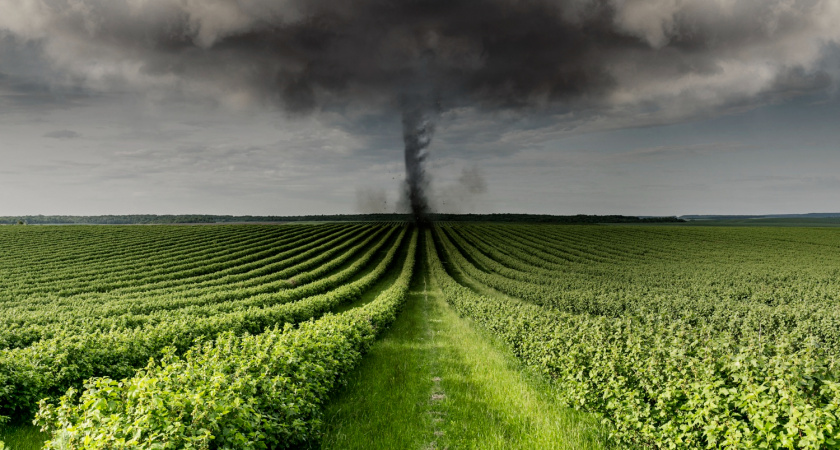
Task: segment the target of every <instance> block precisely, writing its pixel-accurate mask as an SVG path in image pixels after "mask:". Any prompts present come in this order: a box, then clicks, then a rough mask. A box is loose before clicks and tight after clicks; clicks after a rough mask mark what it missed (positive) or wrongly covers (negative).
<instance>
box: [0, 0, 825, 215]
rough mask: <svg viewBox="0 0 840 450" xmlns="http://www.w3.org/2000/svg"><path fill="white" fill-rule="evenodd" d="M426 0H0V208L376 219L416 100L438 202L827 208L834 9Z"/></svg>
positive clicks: (697, 209)
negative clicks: (424, 118)
mask: <svg viewBox="0 0 840 450" xmlns="http://www.w3.org/2000/svg"><path fill="white" fill-rule="evenodd" d="M444 3H445V6H444ZM444 3H441V2H440V1H438V0H407V1H406V2H403V3H400V7H393V8H388V9H380V8H381V6H380V5H381V2H374V1H372V0H348V1H344V2H338V1H331V0H309V1H303V0H284V1H272V2H269V1H268V0H241V1H238V2H237V1H231V0H203V1H197V0H196V1H192V0H188V1H176V0H142V1H141V0H0V10H1V11H3V15H2V16H0V157H2V164H0V215H2V216H15V215H37V214H45V215H100V214H231V215H246V214H250V215H298V214H350V213H357V212H390V211H394V210H395V209H399V208H401V207H402V206H401V200H400V198H401V196H403V193H404V192H405V189H404V178H405V168H404V156H403V146H404V143H403V123H404V122H403V118H404V117H405V115H404V114H405V110H406V109H405V108H406V106H405V105H406V103H407V102H408V101H407V100H405V99H416V98H421V99H423V100H422V104H423V105H432V106H424V108H427V114H428V115H429V117H431V119H430V120H431V121H432V122H434V125H435V128H434V136H433V139H432V141H431V145H430V147H429V154H428V160H427V162H426V168H427V174H428V176H429V180H430V186H429V192H430V194H429V197H430V202H431V204H432V207H433V209H435V210H437V211H441V212H461V213H469V212H476V213H505V212H510V213H536V214H562V215H567V214H624V215H684V214H774V213H775V214H778V213H808V212H838V211H840V206H838V204H837V198H838V195H837V193H838V192H840V175H838V174H837V172H838V170H837V169H838V168H840V151H838V150H840V148H838V142H840V127H838V125H839V124H840V120H838V118H840V99H838V94H837V92H838V91H837V86H838V80H840V30H838V29H837V27H836V24H837V23H840V3H838V2H834V1H831V0H823V1H820V0H778V1H776V0H773V1H765V0H740V1H734V0H716V1H703V0H655V1H641V0H638V1H637V0H567V1H561V2H549V1H547V0H534V1H532V2H513V1H509V0H492V1H490V0H482V1H481V2H480V3H481V4H482V6H483V7H481V8H477V10H478V11H479V12H476V13H475V14H472V15H470V14H465V13H464V11H465V10H464V9H460V8H467V6H466V5H474V4H475V1H474V0H473V1H472V2H470V1H468V0H450V1H448V2H444ZM348 5H349V6H348ZM406 5H408V6H406ZM470 8H474V6H470ZM466 17H469V20H468V19H466ZM372 30H375V31H372ZM412 101H413V100H412ZM403 203H404V202H403Z"/></svg>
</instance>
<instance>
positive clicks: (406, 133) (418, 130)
mask: <svg viewBox="0 0 840 450" xmlns="http://www.w3.org/2000/svg"><path fill="white" fill-rule="evenodd" d="M424 100H426V99H419V100H407V101H405V104H404V105H403V111H402V126H403V141H404V142H405V182H406V190H407V192H406V194H407V198H408V204H409V207H410V208H411V215H412V218H413V219H414V222H418V223H423V222H426V217H427V215H428V213H429V198H428V194H427V192H428V188H429V180H428V178H427V176H426V167H425V162H426V157H427V156H428V153H429V144H431V143H432V136H433V135H434V133H435V122H434V120H435V117H434V116H435V111H433V110H432V109H431V108H430V107H429V105H424V103H425V102H424Z"/></svg>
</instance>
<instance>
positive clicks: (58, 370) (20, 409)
mask: <svg viewBox="0 0 840 450" xmlns="http://www.w3.org/2000/svg"><path fill="white" fill-rule="evenodd" d="M394 229H397V228H394ZM405 233H406V230H405V228H402V230H401V231H400V233H399V235H398V237H397V241H396V242H395V243H392V241H391V240H390V239H385V240H383V241H382V242H381V244H382V245H385V244H386V243H391V244H390V246H389V247H388V248H389V250H388V252H387V253H386V255H385V256H384V257H383V258H382V259H381V260H377V258H375V256H376V255H377V253H378V250H379V248H380V247H373V248H371V249H370V250H368V251H367V252H366V253H365V254H363V255H361V256H356V257H355V258H354V259H353V262H352V264H351V265H350V266H349V267H347V268H346V269H344V270H342V271H340V272H337V273H335V274H332V275H329V276H326V274H324V275H325V276H324V278H321V279H319V280H317V281H314V282H312V283H309V284H306V285H303V286H300V287H298V288H297V289H295V291H296V292H297V294H296V296H295V297H294V298H289V296H288V295H286V296H282V295H279V294H265V295H263V296H257V297H252V298H251V299H250V300H249V302H250V303H249V304H248V305H245V306H243V307H241V308H238V309H235V310H232V311H228V312H225V313H218V314H209V315H205V316H203V317H195V316H186V317H179V315H178V313H177V311H175V312H173V313H172V315H171V318H170V320H167V321H161V322H159V323H155V324H150V325H148V326H142V327H137V328H126V329H113V330H108V331H102V332H93V333H84V334H76V333H72V332H66V333H61V334H57V335H56V336H55V337H53V338H51V339H47V340H42V341H38V342H35V343H34V344H32V345H31V346H29V347H25V348H18V349H8V350H3V351H2V352H0V417H2V416H4V415H5V416H10V417H17V418H28V417H32V414H33V413H34V411H35V410H37V402H38V400H40V399H43V398H45V397H51V398H57V397H58V396H60V395H61V394H63V393H64V392H65V391H66V390H67V389H68V388H71V387H74V386H75V387H77V386H80V385H81V383H82V382H83V381H84V380H86V379H88V378H90V377H93V376H109V377H113V378H123V377H127V376H130V375H131V374H132V373H134V371H135V370H136V368H138V367H142V366H143V365H144V364H146V362H147V361H148V359H149V358H150V357H157V356H159V355H160V352H161V350H162V349H163V348H165V347H167V346H171V347H174V348H176V349H177V350H178V351H180V352H182V351H185V350H186V349H188V348H190V347H191V346H192V345H193V344H194V343H195V342H196V341H204V340H207V339H212V338H214V337H215V336H217V335H219V334H220V333H223V332H226V331H230V332H232V333H234V334H241V333H246V332H247V333H252V334H257V333H261V332H263V330H265V329H266V328H268V327H271V326H273V325H275V324H283V323H296V322H300V321H304V320H307V319H309V318H312V317H314V316H316V315H319V314H322V313H324V312H326V311H329V310H331V309H332V308H335V307H336V306H338V305H340V304H343V303H348V302H351V301H353V300H355V299H358V298H359V297H360V295H361V293H362V292H364V291H365V290H366V289H368V288H370V287H371V286H372V285H373V284H374V283H375V282H376V281H377V280H378V279H380V278H381V277H382V276H383V275H384V274H385V273H386V271H387V269H388V267H389V264H391V262H392V261H393V259H394V257H395V254H396V252H397V249H398V247H399V245H400V242H402V239H403V237H404V235H405ZM374 261H375V262H376V266H375V267H374V269H373V270H372V271H370V272H369V273H367V274H365V275H364V276H362V277H360V278H359V279H358V280H356V281H352V282H350V280H351V279H352V278H353V277H354V276H357V275H358V274H359V273H360V272H361V271H362V269H363V268H365V267H366V266H368V265H369V264H370V263H372V262H374ZM281 294H282V293H281ZM292 300H295V301H292Z"/></svg>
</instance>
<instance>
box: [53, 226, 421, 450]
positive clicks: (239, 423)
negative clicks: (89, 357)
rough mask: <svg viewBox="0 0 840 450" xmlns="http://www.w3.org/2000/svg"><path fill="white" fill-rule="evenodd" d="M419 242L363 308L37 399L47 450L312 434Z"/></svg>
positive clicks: (225, 339) (399, 294)
mask: <svg viewBox="0 0 840 450" xmlns="http://www.w3.org/2000/svg"><path fill="white" fill-rule="evenodd" d="M416 244H417V233H413V234H412V236H411V240H410V244H409V246H408V251H407V256H406V259H405V261H404V263H403V265H402V270H401V273H400V275H399V278H398V279H397V281H396V282H395V283H394V284H393V285H392V286H391V287H390V288H389V289H387V290H385V291H384V292H382V293H381V294H380V295H379V296H377V297H376V299H375V300H374V301H372V302H370V303H368V304H366V305H364V306H361V307H357V308H354V309H351V310H349V311H347V312H344V313H341V314H337V315H326V316H324V317H322V318H321V319H319V320H317V321H310V322H305V323H302V324H300V326H299V327H298V328H291V327H288V326H287V327H273V328H271V329H269V330H267V331H266V332H265V333H262V334H259V335H245V336H238V335H236V334H234V333H224V334H222V335H221V336H219V337H218V338H217V339H216V340H215V341H213V342H209V343H205V344H203V345H200V346H196V347H194V348H193V349H192V350H190V351H189V352H187V353H186V354H185V355H184V356H182V357H178V356H176V355H174V354H173V353H172V352H170V353H167V354H166V356H165V357H164V358H163V359H162V360H161V361H160V362H159V363H150V364H149V365H148V366H146V368H145V369H143V370H141V371H139V372H138V373H137V374H136V375H135V376H134V377H132V378H128V379H124V380H122V381H115V380H112V379H108V378H97V379H93V380H90V381H89V382H88V383H87V384H86V385H85V390H84V391H83V392H81V394H79V393H78V392H76V391H70V392H69V393H68V394H67V395H65V396H63V397H62V398H61V399H60V402H59V403H58V404H57V405H52V404H50V403H48V402H46V401H45V402H41V404H40V411H39V413H38V417H37V421H38V423H39V424H41V425H42V426H44V427H45V428H46V429H48V430H50V431H51V433H52V435H53V439H52V441H50V442H48V444H47V446H46V449H63V448H76V449H86V450H93V449H109V450H118V449H129V448H130V449H155V448H236V449H242V450H251V449H266V448H286V447H288V446H291V445H294V444H300V443H301V442H303V441H306V440H308V439H311V438H312V437H315V436H317V434H318V432H319V429H320V424H321V421H320V411H321V406H322V404H323V402H324V400H325V399H326V397H327V395H328V394H329V393H330V391H331V390H332V389H333V387H334V386H335V385H336V383H337V382H338V381H339V380H340V377H341V375H342V374H344V373H346V372H347V371H348V370H349V369H350V368H352V367H353V366H354V365H355V364H356V363H357V362H358V360H359V359H360V357H361V354H362V353H363V352H364V351H365V350H366V348H367V347H368V346H369V344H370V342H371V341H372V340H373V339H374V337H375V336H376V335H377V334H378V333H379V332H380V331H381V330H382V329H383V328H384V327H385V326H387V325H388V324H389V323H390V322H391V321H392V320H393V319H394V318H395V316H396V313H397V311H398V309H399V307H400V306H401V305H402V303H403V302H404V301H405V298H406V296H407V291H408V286H409V283H410V280H411V275H412V270H413V267H414V255H415V253H416V251H415V249H416ZM395 248H396V246H395ZM162 443H165V445H164V444H162ZM161 445H164V446H161Z"/></svg>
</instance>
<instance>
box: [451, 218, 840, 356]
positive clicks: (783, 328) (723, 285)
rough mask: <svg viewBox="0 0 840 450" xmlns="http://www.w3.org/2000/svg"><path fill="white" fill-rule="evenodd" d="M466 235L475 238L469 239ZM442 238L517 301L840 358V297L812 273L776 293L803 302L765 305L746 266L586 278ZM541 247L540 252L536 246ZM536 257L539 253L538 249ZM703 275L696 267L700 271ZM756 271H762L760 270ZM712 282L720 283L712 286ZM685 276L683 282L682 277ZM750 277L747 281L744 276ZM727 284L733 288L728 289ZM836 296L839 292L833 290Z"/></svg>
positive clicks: (482, 279)
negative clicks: (783, 344)
mask: <svg viewBox="0 0 840 450" xmlns="http://www.w3.org/2000/svg"><path fill="white" fill-rule="evenodd" d="M465 236H467V237H472V240H468V239H467V238H465ZM436 237H437V238H438V239H439V240H440V241H441V245H442V248H443V249H444V250H445V251H446V252H447V253H448V254H449V255H450V256H449V257H450V260H451V261H452V263H453V264H455V265H457V266H458V267H459V269H460V270H463V271H464V273H465V274H466V275H468V276H469V277H471V278H473V279H475V280H476V281H477V282H479V283H481V284H483V285H485V286H488V287H491V288H493V289H496V290H498V291H501V292H503V293H505V294H508V295H511V296H513V297H516V298H520V299H523V300H527V301H529V302H532V303H535V304H538V305H541V306H545V307H550V308H552V309H556V310H559V311H563V312H568V313H575V314H577V313H586V314H590V315H601V316H607V317H612V318H629V319H634V320H637V321H671V320H680V321H683V322H687V323H691V324H694V325H703V326H706V327H708V328H709V329H710V330H712V332H714V333H715V334H720V333H726V334H728V335H730V336H731V337H732V338H733V339H735V340H736V342H742V343H744V344H745V345H747V344H749V343H750V342H752V341H755V340H758V339H760V338H763V339H764V340H773V339H776V338H780V337H782V336H784V337H786V338H787V339H790V340H791V341H793V342H798V343H800V344H798V345H805V343H816V344H818V345H821V346H823V347H825V350H826V351H827V352H829V353H832V354H840V308H838V305H837V302H836V300H834V301H831V300H829V301H826V299H825V297H824V296H822V295H814V294H813V293H810V292H807V291H808V289H809V288H811V289H813V288H814V283H813V282H812V281H811V280H809V281H808V282H805V283H801V284H800V283H799V282H798V280H799V279H800V278H801V279H806V280H807V276H808V274H807V273H805V274H804V275H798V276H797V277H792V280H791V281H793V282H792V283H791V284H793V285H798V286H794V287H792V288H791V287H789V286H779V287H778V288H776V289H774V290H773V292H774V293H776V294H779V293H781V292H785V293H786V295H788V296H792V295H793V294H801V295H802V296H801V297H800V298H799V299H797V301H778V300H777V301H764V300H761V299H754V298H743V297H741V296H740V295H739V292H741V291H742V290H744V289H745V288H754V287H759V288H760V287H761V286H762V284H763V283H760V281H761V278H759V282H755V281H752V280H750V279H749V275H748V276H745V274H744V272H745V271H749V269H747V270H745V269H744V267H738V266H735V267H727V268H720V269H718V270H715V271H711V272H706V271H702V273H701V274H689V275H687V276H686V277H685V278H682V275H681V274H680V273H679V269H680V267H679V266H678V265H675V264H671V265H669V266H670V267H671V272H667V271H650V272H648V273H647V274H634V273H632V271H633V270H634V268H633V266H632V265H630V264H628V265H625V266H618V267H614V268H612V269H611V270H609V271H607V270H605V269H604V268H603V267H602V268H600V269H598V271H600V272H601V273H598V272H597V271H592V272H590V273H589V274H588V275H586V276H582V275H575V274H570V273H563V272H556V273H555V274H554V276H551V275H549V274H550V273H551V272H550V271H546V270H538V269H537V268H534V269H533V270H532V271H530V272H529V271H527V265H526V262H525V260H524V259H518V258H517V256H518V255H517V253H516V252H513V251H510V252H508V253H504V252H503V251H500V250H499V249H505V248H509V245H508V244H507V243H505V242H502V241H496V242H495V244H494V245H492V246H490V245H486V244H484V243H482V242H480V241H478V240H476V239H475V238H474V236H473V235H470V234H467V233H463V234H461V233H458V232H457V230H454V229H451V228H448V229H441V228H437V233H436ZM535 250H536V249H535ZM532 253H533V252H532ZM695 270H697V269H695ZM752 270H757V269H755V268H753V269H752ZM705 277H711V278H713V279H715V280H717V282H718V283H720V286H711V287H708V286H704V285H708V283H709V282H708V280H706V279H705ZM681 278H682V279H681ZM745 278H746V279H745ZM727 284H728V286H727ZM834 295H835V296H836V295H837V294H836V292H835V293H834Z"/></svg>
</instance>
